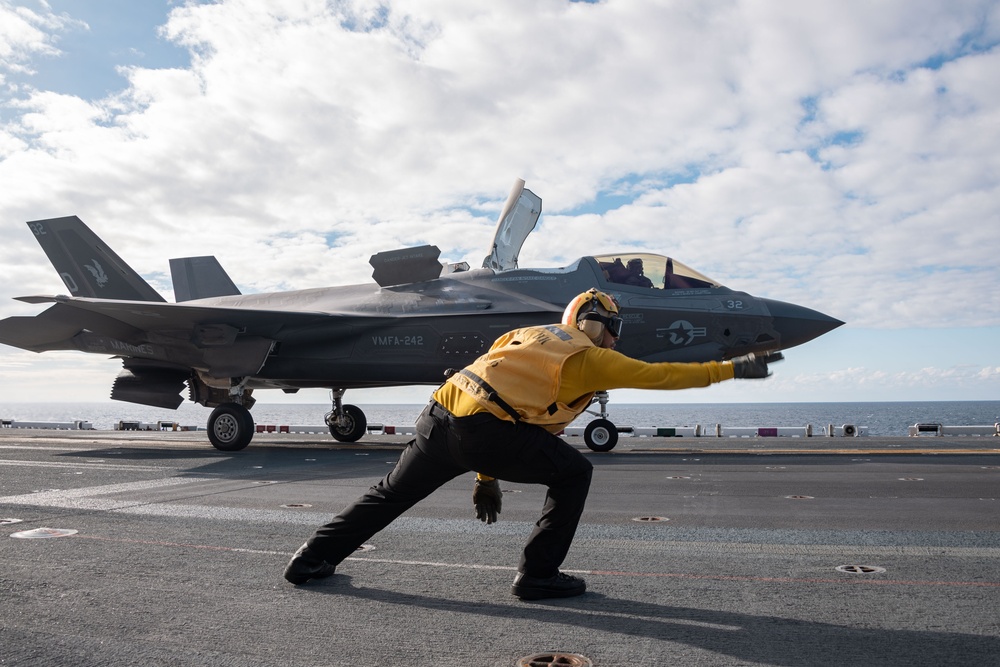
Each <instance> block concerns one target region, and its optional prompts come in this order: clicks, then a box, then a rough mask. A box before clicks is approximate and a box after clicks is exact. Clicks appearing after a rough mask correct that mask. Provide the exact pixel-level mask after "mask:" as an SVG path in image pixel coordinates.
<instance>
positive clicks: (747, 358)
mask: <svg viewBox="0 0 1000 667" xmlns="http://www.w3.org/2000/svg"><path fill="white" fill-rule="evenodd" d="M784 358H785V355H783V354H781V352H765V353H763V354H753V353H751V354H745V355H743V356H742V357H734V358H733V377H735V378H736V379H738V380H759V379H761V378H766V377H769V376H770V375H771V371H769V370H768V369H767V365H768V364H773V363H776V362H779V361H781V360H782V359H784Z"/></svg>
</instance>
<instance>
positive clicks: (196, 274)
mask: <svg viewBox="0 0 1000 667" xmlns="http://www.w3.org/2000/svg"><path fill="white" fill-rule="evenodd" d="M170 276H171V278H172V279H173V281H174V298H175V299H176V300H177V302H178V303H180V302H181V301H192V300H194V299H207V298H209V297H213V296H236V295H238V294H239V293H240V290H239V288H238V287H236V283H234V282H233V279H232V278H230V277H229V274H228V273H226V270H225V269H223V268H222V265H221V264H219V260H217V259H216V258H215V257H213V256H211V255H208V256H206V257H181V258H179V259H172V260H170Z"/></svg>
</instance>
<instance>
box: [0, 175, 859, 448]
mask: <svg viewBox="0 0 1000 667" xmlns="http://www.w3.org/2000/svg"><path fill="white" fill-rule="evenodd" d="M524 185H525V183H524V181H523V180H520V179H518V180H517V181H516V182H515V184H514V188H513V189H512V190H511V193H510V195H509V196H508V198H507V201H506V203H505V205H504V207H503V209H502V211H501V213H500V216H499V218H498V221H497V226H496V230H495V233H494V237H493V242H492V244H491V246H490V250H489V254H488V255H487V256H486V258H485V259H484V261H483V264H482V267H481V268H477V269H470V268H469V266H468V264H467V263H464V262H463V263H460V264H443V263H441V262H440V261H439V257H440V250H439V249H438V248H437V247H436V246H420V247H414V248H404V249H401V250H392V251H388V252H380V253H378V254H376V255H373V256H372V257H371V260H370V263H371V265H372V268H373V269H374V271H373V274H372V277H373V279H374V282H371V283H368V284H361V285H344V286H335V287H323V288H317V289H305V290H296V291H287V292H275V293H262V294H241V293H240V291H239V289H238V288H237V287H236V285H235V283H234V282H233V281H232V279H231V278H230V277H229V276H228V275H227V274H226V272H225V270H224V269H223V268H222V266H221V265H220V264H219V262H218V261H216V259H215V258H214V257H187V258H180V259H172V260H170V268H171V275H172V279H173V283H174V296H175V298H176V300H177V302H176V303H170V302H167V301H166V300H165V299H164V298H163V297H162V296H161V295H160V294H159V293H157V292H156V291H155V290H154V289H153V288H152V287H151V286H150V285H149V284H148V283H147V282H146V281H145V280H143V278H142V277H141V276H140V275H139V274H138V273H136V272H135V271H134V270H133V269H132V268H130V267H129V266H128V265H127V264H126V263H125V262H124V261H123V260H122V259H121V258H120V257H119V256H118V255H117V254H116V253H115V252H114V251H113V250H111V249H110V248H109V247H108V245H107V244H105V243H104V242H103V241H101V239H99V238H98V237H97V235H96V234H94V232H92V231H91V230H90V229H89V228H88V227H87V226H86V225H85V224H84V223H83V222H82V221H81V220H80V219H79V218H77V217H76V216H70V217H63V218H54V219H48V220H35V221H32V222H28V223H27V224H28V228H29V229H30V230H31V232H32V233H33V234H34V236H35V238H36V239H37V240H38V242H39V244H40V245H41V246H42V249H43V250H44V251H45V253H46V255H48V257H49V260H50V261H51V262H52V264H53V266H54V267H55V269H56V271H58V272H59V276H60V278H62V281H63V283H64V284H65V286H66V288H67V289H68V290H69V294H68V295H57V296H49V295H43V296H24V297H18V299H19V300H20V301H24V302H27V303H32V304H53V305H51V306H49V308H48V309H46V310H44V311H43V312H41V313H40V314H38V315H36V316H33V317H23V316H18V317H8V318H6V319H4V320H0V343H4V344H7V345H11V346H14V347H18V348H21V349H24V350H31V351H33V352H45V351H48V350H79V351H82V352H90V353H95V354H105V355H112V356H114V357H117V358H120V359H121V360H122V365H123V369H122V371H121V372H120V374H119V375H118V377H117V379H115V380H114V384H113V386H112V389H111V398H112V399H115V400H121V401H129V402H133V403H139V404H143V405H149V406H154V407H160V408H170V409H176V408H177V407H178V406H179V405H180V404H181V403H182V402H183V401H184V398H183V397H182V396H181V392H182V391H183V390H184V388H185V386H186V387H187V390H188V398H189V399H190V400H191V401H193V402H195V403H199V404H201V405H204V406H206V407H211V408H214V410H213V411H212V413H211V416H210V417H209V419H208V429H207V430H208V439H209V441H210V442H211V444H212V445H213V446H215V447H216V448H218V449H220V450H224V451H236V450H240V449H243V448H245V447H246V446H247V445H248V444H250V441H251V439H252V437H253V435H254V433H255V430H256V429H255V425H254V421H253V417H252V415H251V413H250V408H251V407H252V406H253V404H254V398H253V396H252V394H253V392H254V391H255V390H258V389H281V390H283V391H285V392H287V393H295V392H296V391H298V390H299V389H302V388H316V387H322V388H328V389H330V390H331V397H332V409H331V411H330V412H329V413H328V414H327V415H326V418H325V419H326V423H327V425H328V426H329V427H330V433H331V434H332V436H333V437H334V438H335V439H337V440H338V441H341V442H354V441H357V440H358V439H360V438H361V437H362V436H363V435H365V433H366V432H367V422H366V417H365V414H364V412H363V411H362V410H361V409H360V408H358V407H357V406H354V405H349V404H345V403H344V402H343V397H344V393H345V391H346V390H348V389H353V388H358V387H388V386H397V385H416V384H438V383H440V382H442V381H443V380H444V375H443V374H444V373H445V372H446V370H447V369H458V368H462V367H463V366H465V365H466V364H468V363H469V362H471V361H472V360H473V359H475V358H476V357H477V356H479V355H480V354H482V353H483V352H485V351H486V350H488V349H489V347H490V345H491V344H492V343H493V341H494V340H495V339H496V338H498V337H499V336H500V335H501V334H503V333H505V332H507V331H509V330H511V329H515V328H518V327H524V326H530V325H539V324H550V323H552V322H557V321H559V319H560V316H561V313H562V310H563V308H564V307H565V304H566V303H567V302H569V301H570V300H571V299H572V298H573V297H574V296H575V295H577V294H579V293H581V292H584V291H586V290H588V289H590V288H591V287H596V288H598V289H600V290H602V291H605V292H608V293H610V294H611V295H613V296H614V297H615V298H616V299H617V300H618V302H619V303H620V305H621V309H622V310H621V312H622V317H623V319H624V321H625V335H624V336H623V337H622V339H621V341H620V343H619V345H618V347H617V349H618V350H619V351H621V352H622V353H624V354H626V355H628V356H630V357H634V358H636V359H641V360H644V361H650V362H655V361H708V360H723V359H728V358H732V357H735V356H738V355H742V354H747V353H750V352H768V351H777V350H786V349H788V348H791V347H794V346H796V345H801V344H803V343H805V342H807V341H810V340H812V339H813V338H816V337H817V336H821V335H822V334H824V333H826V332H828V331H830V330H832V329H834V328H836V327H838V326H840V325H841V324H843V322H841V321H840V320H837V319H834V318H832V317H829V316H827V315H824V314H822V313H820V312H817V311H815V310H811V309H809V308H805V307H803V306H797V305H793V304H790V303H784V302H781V301H775V300H772V299H764V298H759V297H755V296H752V295H750V294H747V293H746V292H739V291H736V290H733V289H730V288H728V287H725V286H723V285H722V284H720V283H719V282H717V281H715V280H712V279H711V278H708V277H706V276H704V275H702V274H701V273H699V272H697V271H695V270H694V269H691V268H689V267H688V266H686V265H684V264H683V263H682V262H680V261H678V260H677V259H674V258H671V257H667V256H664V255H657V254H650V253H633V252H622V253H609V254H600V255H593V256H587V257H582V258H580V259H578V260H576V261H575V262H573V263H572V264H569V265H568V266H563V267H558V268H541V269H531V268H520V267H519V266H518V253H519V252H520V250H521V247H522V245H523V243H524V241H525V239H526V238H527V237H528V235H529V234H530V233H531V231H532V230H533V229H534V228H535V225H536V223H537V221H538V218H539V216H540V214H541V210H542V200H541V199H540V198H539V197H538V196H537V195H535V194H534V193H533V192H531V191H530V190H527V189H525V187H524ZM595 402H597V403H600V412H599V413H594V414H596V415H597V416H598V417H599V418H598V419H596V420H594V421H593V422H591V423H590V424H589V425H588V427H587V429H586V435H585V438H586V442H587V445H588V446H590V447H591V448H592V449H595V450H598V451H606V450H607V449H610V448H611V447H614V445H615V443H616V442H617V439H618V432H617V429H616V427H615V425H614V424H613V423H611V422H610V421H609V420H608V419H607V411H606V404H607V394H606V393H600V394H598V397H597V398H595Z"/></svg>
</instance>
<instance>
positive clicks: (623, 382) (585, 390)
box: [434, 324, 733, 433]
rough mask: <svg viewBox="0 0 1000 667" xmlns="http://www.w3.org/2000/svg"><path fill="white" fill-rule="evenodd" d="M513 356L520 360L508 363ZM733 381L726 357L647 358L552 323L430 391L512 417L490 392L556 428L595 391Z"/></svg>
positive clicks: (529, 418) (473, 409)
mask: <svg viewBox="0 0 1000 667" xmlns="http://www.w3.org/2000/svg"><path fill="white" fill-rule="evenodd" d="M510 361H516V362H517V363H505V362H510ZM732 379H733V365H732V363H731V362H728V361H724V362H716V361H709V362H705V363H669V362H667V363H647V362H645V361H639V360H637V359H632V358H631V357H626V356H625V355H624V354H622V353H620V352H615V351H614V350H609V349H605V348H601V347H597V346H596V345H594V343H593V342H592V341H591V340H590V338H589V337H588V336H587V335H586V334H584V333H583V332H582V331H579V330H578V329H576V327H570V326H566V325H561V324H553V325H549V326H544V327H528V328H525V329H517V330H515V331H511V332H510V333H507V334H505V335H504V336H501V337H500V338H499V339H497V341H496V342H495V343H494V344H493V346H492V347H491V348H490V350H489V351H488V352H487V353H486V354H484V355H483V356H481V357H479V358H478V359H477V360H476V361H474V362H473V363H472V364H470V365H469V366H468V367H466V369H465V370H463V371H460V372H458V373H455V374H454V375H452V376H451V377H450V378H449V379H448V381H447V382H445V383H444V384H443V385H442V386H441V387H440V388H439V389H438V390H437V391H436V392H434V400H435V401H437V402H438V403H440V404H441V405H442V406H444V407H445V409H447V410H448V411H449V412H450V413H451V414H453V415H455V416H456V417H466V416H469V415H474V414H477V413H480V412H489V413H491V414H493V415H494V416H496V417H499V418H500V419H506V420H508V421H514V417H513V416H511V415H510V414H508V412H507V411H506V410H505V409H504V408H503V407H501V405H500V404H498V402H497V401H494V400H491V399H490V398H489V396H488V393H489V390H494V391H495V392H496V395H498V396H499V397H500V399H502V401H503V402H505V403H506V404H507V406H508V407H513V408H514V409H516V411H517V413H518V415H519V416H520V420H521V421H524V422H527V423H529V424H537V425H538V426H541V427H542V428H544V429H546V430H547V431H549V432H550V433H558V432H559V431H561V430H563V429H564V428H565V427H566V425H568V424H569V423H570V422H572V421H573V420H574V419H576V417H577V416H579V415H580V413H582V412H583V411H584V410H585V409H586V408H587V407H588V406H589V405H590V400H591V398H592V397H593V395H594V392H596V391H601V390H607V389H626V388H627V389H687V388H690V387H707V386H708V385H710V384H714V383H716V382H722V381H723V380H732ZM483 383H485V386H486V387H487V389H483Z"/></svg>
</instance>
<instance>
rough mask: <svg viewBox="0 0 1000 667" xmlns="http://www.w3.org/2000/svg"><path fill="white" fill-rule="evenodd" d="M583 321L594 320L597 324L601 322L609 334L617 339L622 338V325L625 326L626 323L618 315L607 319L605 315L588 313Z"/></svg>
mask: <svg viewBox="0 0 1000 667" xmlns="http://www.w3.org/2000/svg"><path fill="white" fill-rule="evenodd" d="M581 319H584V320H594V321H596V322H600V323H601V324H603V325H604V328H605V329H607V330H608V333H609V334H611V335H612V336H614V337H615V338H621V337H622V325H623V324H624V322H623V321H622V318H620V317H618V316H617V315H612V316H610V317H606V316H604V315H601V314H600V313H587V314H586V315H584V316H583V317H582V318H581Z"/></svg>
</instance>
